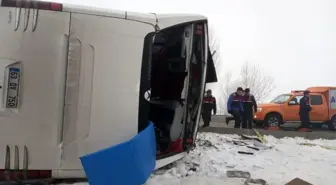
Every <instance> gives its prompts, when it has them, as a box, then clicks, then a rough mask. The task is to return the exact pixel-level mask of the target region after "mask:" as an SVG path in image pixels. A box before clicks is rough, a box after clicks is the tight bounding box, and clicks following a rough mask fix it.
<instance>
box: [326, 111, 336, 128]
mask: <svg viewBox="0 0 336 185" xmlns="http://www.w3.org/2000/svg"><path fill="white" fill-rule="evenodd" d="M328 126H329V130H333V131H336V115H334V116H333V117H332V118H331V119H330V120H329V124H328Z"/></svg>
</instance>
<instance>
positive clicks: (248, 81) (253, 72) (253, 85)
mask: <svg viewBox="0 0 336 185" xmlns="http://www.w3.org/2000/svg"><path fill="white" fill-rule="evenodd" d="M238 79H239V81H238V84H237V85H240V86H242V87H244V88H250V89H251V93H252V94H253V95H254V96H255V98H256V100H257V101H258V102H260V101H263V100H265V98H267V96H268V95H269V94H270V93H271V92H272V91H273V89H274V87H275V84H274V79H273V77H271V76H269V75H268V74H266V73H265V71H263V70H262V69H261V68H260V66H259V65H257V64H253V65H251V64H249V63H248V62H247V61H246V62H245V64H244V65H243V66H242V67H241V71H240V76H239V78H238Z"/></svg>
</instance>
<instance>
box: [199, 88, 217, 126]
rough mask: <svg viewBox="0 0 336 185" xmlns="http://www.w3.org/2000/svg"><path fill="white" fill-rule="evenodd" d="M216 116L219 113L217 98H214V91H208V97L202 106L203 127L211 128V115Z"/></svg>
mask: <svg viewBox="0 0 336 185" xmlns="http://www.w3.org/2000/svg"><path fill="white" fill-rule="evenodd" d="M212 111H213V114H214V115H215V114H216V112H217V105H216V98H215V97H213V96H212V91H211V90H210V89H209V90H207V91H206V95H205V97H204V98H203V106H202V119H203V123H204V125H203V127H209V126H210V122H211V113H212Z"/></svg>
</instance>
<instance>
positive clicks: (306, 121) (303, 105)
mask: <svg viewBox="0 0 336 185" xmlns="http://www.w3.org/2000/svg"><path fill="white" fill-rule="evenodd" d="M309 96H310V92H309V91H304V93H303V98H301V99H300V112H299V115H300V120H301V125H300V127H299V131H309V129H308V128H309V126H310V118H309V113H310V111H311V109H312V108H311V106H310V100H309Z"/></svg>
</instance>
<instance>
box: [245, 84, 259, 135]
mask: <svg viewBox="0 0 336 185" xmlns="http://www.w3.org/2000/svg"><path fill="white" fill-rule="evenodd" d="M243 108H244V113H243V122H242V127H243V128H249V129H252V120H253V115H254V113H255V112H257V108H258V107H257V102H256V100H255V98H254V96H253V95H252V94H250V89H249V88H246V89H245V92H244V96H243Z"/></svg>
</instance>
